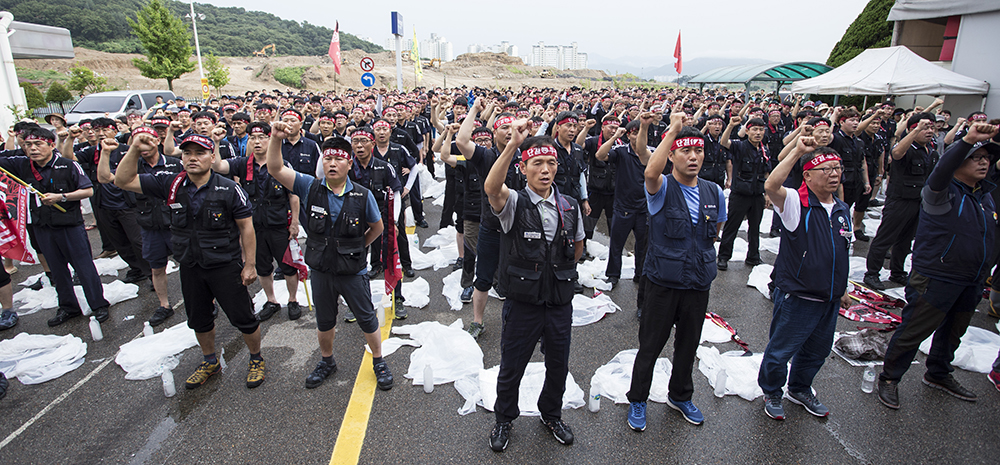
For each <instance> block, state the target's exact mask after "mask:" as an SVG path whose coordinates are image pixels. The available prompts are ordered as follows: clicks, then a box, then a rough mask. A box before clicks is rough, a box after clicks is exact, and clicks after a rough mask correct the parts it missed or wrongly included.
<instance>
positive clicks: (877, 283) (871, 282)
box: [864, 274, 885, 291]
mask: <svg viewBox="0 0 1000 465" xmlns="http://www.w3.org/2000/svg"><path fill="white" fill-rule="evenodd" d="M864 282H865V286H868V287H869V288H871V289H874V290H876V291H884V290H885V284H882V280H881V279H878V276H870V275H867V274H866V275H865V281H864Z"/></svg>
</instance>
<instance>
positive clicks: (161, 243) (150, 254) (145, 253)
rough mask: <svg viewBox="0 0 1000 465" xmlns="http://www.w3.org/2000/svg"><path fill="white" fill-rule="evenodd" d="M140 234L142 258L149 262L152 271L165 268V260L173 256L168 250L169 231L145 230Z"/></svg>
mask: <svg viewBox="0 0 1000 465" xmlns="http://www.w3.org/2000/svg"><path fill="white" fill-rule="evenodd" d="M141 234H142V258H143V259H144V260H146V261H147V262H149V267H150V268H152V269H154V270H155V269H159V268H165V267H166V266H167V258H168V257H170V255H171V254H173V250H171V248H170V230H169V229H145V228H143V229H142V230H141Z"/></svg>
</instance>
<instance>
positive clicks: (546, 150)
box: [521, 145, 559, 161]
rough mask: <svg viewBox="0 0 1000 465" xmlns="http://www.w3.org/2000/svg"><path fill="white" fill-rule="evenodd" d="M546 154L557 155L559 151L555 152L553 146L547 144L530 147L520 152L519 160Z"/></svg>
mask: <svg viewBox="0 0 1000 465" xmlns="http://www.w3.org/2000/svg"><path fill="white" fill-rule="evenodd" d="M541 155H547V156H550V157H558V156H559V152H556V148H555V147H550V146H548V145H544V146H537V147H532V148H530V149H528V150H525V151H523V152H521V161H528V160H530V159H532V158H534V157H537V156H541Z"/></svg>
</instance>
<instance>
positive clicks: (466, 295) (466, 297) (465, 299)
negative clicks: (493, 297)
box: [461, 286, 476, 304]
mask: <svg viewBox="0 0 1000 465" xmlns="http://www.w3.org/2000/svg"><path fill="white" fill-rule="evenodd" d="M475 289H476V288H475V287H472V286H469V287H467V288H465V289H462V297H461V299H462V303H463V304H467V303H470V302H472V292H473V291H475Z"/></svg>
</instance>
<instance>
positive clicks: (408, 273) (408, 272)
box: [403, 268, 417, 278]
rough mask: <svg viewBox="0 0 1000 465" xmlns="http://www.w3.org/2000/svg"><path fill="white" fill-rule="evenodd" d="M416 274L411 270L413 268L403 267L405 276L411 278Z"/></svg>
mask: <svg viewBox="0 0 1000 465" xmlns="http://www.w3.org/2000/svg"><path fill="white" fill-rule="evenodd" d="M416 275H417V274H416V273H414V272H413V268H403V276H406V277H407V278H412V277H414V276H416Z"/></svg>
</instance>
